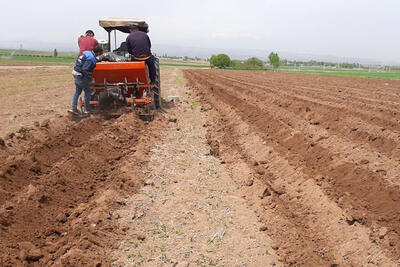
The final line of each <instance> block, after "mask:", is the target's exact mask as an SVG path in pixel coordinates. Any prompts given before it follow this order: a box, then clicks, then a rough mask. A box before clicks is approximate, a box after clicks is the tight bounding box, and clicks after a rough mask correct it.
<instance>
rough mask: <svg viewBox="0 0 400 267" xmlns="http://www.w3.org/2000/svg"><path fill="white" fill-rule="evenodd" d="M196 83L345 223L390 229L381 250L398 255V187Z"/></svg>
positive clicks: (267, 114) (209, 81)
mask: <svg viewBox="0 0 400 267" xmlns="http://www.w3.org/2000/svg"><path fill="white" fill-rule="evenodd" d="M191 74H192V73H191ZM197 79H199V77H197ZM199 80H201V81H202V84H203V86H202V87H201V89H200V90H205V91H207V92H208V93H211V94H212V93H214V94H216V95H217V98H218V99H220V100H221V101H223V102H224V103H226V104H227V105H229V106H231V107H232V108H233V109H234V110H235V111H236V112H238V114H239V115H240V116H241V119H242V120H243V121H245V122H246V123H248V124H250V125H253V126H254V127H255V129H256V131H257V135H258V136H260V137H261V138H262V139H263V140H265V141H266V142H267V143H269V144H270V145H271V146H272V147H274V149H275V150H276V151H278V152H279V154H280V155H282V156H284V157H285V158H286V159H287V160H288V161H289V163H290V164H293V165H294V166H297V168H300V169H301V171H302V172H303V173H304V174H305V175H307V176H309V177H311V178H313V179H315V180H316V181H317V182H319V183H320V184H321V188H322V189H323V191H324V192H325V194H326V195H327V196H328V197H329V198H330V199H332V200H334V201H336V202H338V204H339V206H340V207H342V208H343V209H344V210H346V212H347V214H348V216H349V223H354V222H356V221H358V222H359V223H361V224H365V225H367V226H369V227H371V229H373V228H374V227H375V226H376V225H378V226H380V227H387V228H388V229H390V230H389V232H390V233H391V234H390V235H389V242H387V243H386V244H381V246H382V247H383V248H385V250H386V251H387V252H388V253H389V255H391V257H394V259H398V255H399V252H398V251H397V249H396V247H395V246H394V244H396V243H397V242H398V241H399V237H398V235H397V232H398V231H399V229H398V223H397V222H398V220H399V218H400V217H399V216H400V215H399V209H398V204H399V203H398V201H399V196H398V195H399V190H398V188H397V187H393V186H389V185H388V184H387V183H385V182H384V180H383V179H382V176H381V175H379V174H377V173H372V172H371V171H369V170H368V169H365V168H362V167H359V166H356V165H355V164H353V163H350V162H346V161H343V160H342V159H341V158H340V155H339V158H337V155H334V154H332V152H331V151H329V150H328V149H324V148H323V147H321V146H320V145H318V144H313V143H311V142H309V141H308V140H306V139H305V138H304V136H303V135H302V134H293V132H292V130H291V129H282V128H283V127H282V126H283V125H282V123H281V122H279V121H278V120H276V119H275V118H274V116H271V114H270V112H269V111H268V107H266V109H265V110H262V109H259V108H257V107H254V106H253V105H250V104H247V103H246V102H244V101H243V100H242V98H238V97H235V96H233V95H231V94H229V93H228V91H226V90H224V88H222V87H221V88H220V87H218V88H214V87H215V86H216V85H215V84H216V82H215V81H213V80H212V79H211V77H207V80H205V79H201V78H200V79H199ZM207 84H208V86H207ZM213 86H214V87H213ZM211 87H213V88H211ZM210 88H211V89H210ZM218 89H220V90H218ZM375 240H376V239H375ZM378 242H379V240H378ZM392 244H393V246H392Z"/></svg>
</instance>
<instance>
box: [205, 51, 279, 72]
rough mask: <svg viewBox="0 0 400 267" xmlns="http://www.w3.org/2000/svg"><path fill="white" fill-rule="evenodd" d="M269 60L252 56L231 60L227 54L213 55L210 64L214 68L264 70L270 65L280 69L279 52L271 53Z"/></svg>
mask: <svg viewBox="0 0 400 267" xmlns="http://www.w3.org/2000/svg"><path fill="white" fill-rule="evenodd" d="M268 59H269V61H268V62H264V61H262V60H261V59H259V58H256V57H251V58H249V59H247V60H231V59H230V57H229V56H228V55H226V54H218V55H212V56H211V58H210V65H211V67H212V68H220V69H225V68H232V69H243V70H262V69H267V68H268V65H267V63H269V65H270V66H271V67H272V68H273V69H274V70H276V69H278V68H279V66H280V58H279V56H278V53H270V54H269V56H268Z"/></svg>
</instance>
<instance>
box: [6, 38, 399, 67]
mask: <svg viewBox="0 0 400 267" xmlns="http://www.w3.org/2000/svg"><path fill="white" fill-rule="evenodd" d="M21 47H22V49H28V50H38V51H53V50H54V49H55V48H56V49H57V50H58V51H59V52H75V51H76V52H77V51H78V47H77V44H76V43H70V42H68V43H56V42H35V41H0V48H7V49H16V50H17V49H20V48H21ZM152 50H153V51H154V52H155V53H156V54H157V55H161V56H162V55H168V56H188V57H199V58H209V57H211V55H212V54H220V53H225V54H227V55H229V56H230V57H231V58H232V59H248V58H250V57H257V58H260V59H262V60H266V59H267V57H268V55H269V53H270V52H271V51H269V50H268V49H229V48H200V47H188V46H179V45H169V44H156V43H154V44H153V49H152ZM276 52H278V54H279V56H280V57H281V58H283V59H287V60H297V61H309V60H315V61H324V62H333V63H360V64H363V65H391V66H399V65H400V62H399V61H396V60H379V59H364V58H352V57H339V56H329V55H315V54H301V53H291V52H284V51H279V50H278V51H276Z"/></svg>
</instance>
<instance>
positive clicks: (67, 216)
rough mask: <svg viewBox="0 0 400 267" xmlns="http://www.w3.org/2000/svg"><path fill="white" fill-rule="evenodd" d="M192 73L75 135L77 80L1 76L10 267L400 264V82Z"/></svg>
mask: <svg viewBox="0 0 400 267" xmlns="http://www.w3.org/2000/svg"><path fill="white" fill-rule="evenodd" d="M184 73H185V76H186V79H187V81H188V83H189V85H190V87H185V85H184V80H183V75H182V71H181V70H179V69H177V68H169V67H164V68H162V72H161V74H162V81H163V94H164V95H163V96H164V99H166V100H168V96H169V95H171V96H175V99H176V103H175V104H168V105H166V106H165V107H166V110H165V111H164V112H162V113H159V114H157V117H156V120H155V121H153V122H150V123H146V122H143V121H141V120H139V119H138V118H137V117H136V116H135V115H134V114H132V113H125V112H122V115H121V116H120V117H118V118H112V119H106V118H104V117H102V116H92V117H90V118H88V119H85V120H82V121H81V122H79V123H75V122H72V121H70V120H69V119H68V118H67V117H66V116H65V114H66V109H67V108H68V107H69V103H70V101H71V98H72V93H73V91H74V88H73V83H72V79H71V74H70V68H68V67H66V68H63V67H59V68H37V69H35V68H32V69H29V68H24V69H0V82H1V85H0V99H1V100H2V101H3V105H2V106H1V107H0V119H1V120H2V125H1V126H0V161H1V162H2V164H0V251H1V252H0V266H20V265H25V266H46V265H56V266H83V265H85V266H87V265H89V266H100V265H101V266H126V265H129V266H131V265H132V266H136V265H140V266H215V265H218V266H220V265H221V266H265V265H268V266H276V265H277V266H281V265H285V266H287V265H299V266H342V265H343V266H398V265H399V264H400V250H399V241H400V235H399V233H400V228H399V226H400V224H399V220H400V208H399V207H400V205H399V202H400V191H399V186H400V164H399V162H400V134H399V133H400V126H399V125H400V124H399V121H400V114H399V113H398V109H399V107H400V82H398V81H385V80H374V79H354V78H338V77H323V76H317V75H296V74H282V73H254V72H229V71H208V70H185V71H184ZM27 99H29V100H30V101H27ZM198 101H200V104H199V103H198ZM49 103H51V104H49Z"/></svg>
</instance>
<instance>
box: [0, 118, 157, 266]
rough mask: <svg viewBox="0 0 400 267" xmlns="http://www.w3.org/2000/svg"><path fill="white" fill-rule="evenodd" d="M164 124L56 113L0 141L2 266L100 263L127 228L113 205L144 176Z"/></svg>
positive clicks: (105, 260) (95, 264) (0, 244)
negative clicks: (72, 118) (73, 119)
mask: <svg viewBox="0 0 400 267" xmlns="http://www.w3.org/2000/svg"><path fill="white" fill-rule="evenodd" d="M161 127H163V116H162V115H160V116H158V117H157V119H156V120H155V121H153V122H152V123H151V124H148V123H146V122H143V121H141V120H139V119H138V118H137V116H136V115H135V114H133V113H128V114H123V115H121V116H120V117H119V118H116V119H115V118H114V119H109V120H106V119H105V118H103V117H98V116H93V117H91V118H88V119H85V120H82V121H81V122H79V123H73V122H71V121H70V120H69V119H67V118H66V117H63V116H60V117H59V118H57V119H56V120H53V121H44V122H42V123H41V124H36V126H34V127H30V128H26V127H23V128H21V129H20V130H18V131H17V132H15V133H10V134H8V135H7V136H6V137H5V138H4V139H1V140H0V141H2V142H0V161H1V162H2V164H1V166H0V189H1V192H0V250H1V251H2V253H1V254H0V266H16V265H29V266H44V265H58V266H82V265H90V266H100V265H103V266H104V265H108V264H110V262H109V259H107V257H104V254H105V253H106V252H108V251H109V250H110V249H112V248H113V247H114V246H115V244H114V242H115V240H116V238H118V236H123V235H124V234H125V232H124V231H126V229H122V228H121V227H120V226H119V224H118V219H119V218H118V216H116V214H115V213H114V211H115V210H117V209H119V208H121V206H123V205H124V204H125V203H124V198H123V197H124V196H126V195H131V194H133V193H135V192H136V190H137V188H139V187H140V186H141V184H142V183H143V179H144V178H143V177H142V172H141V168H142V166H143V165H145V164H146V162H147V161H148V157H147V153H148V150H149V147H151V144H152V143H153V141H154V140H155V139H156V138H157V133H158V132H160V131H159V129H160V128H161Z"/></svg>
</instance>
